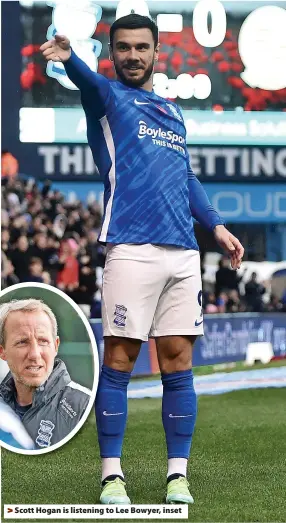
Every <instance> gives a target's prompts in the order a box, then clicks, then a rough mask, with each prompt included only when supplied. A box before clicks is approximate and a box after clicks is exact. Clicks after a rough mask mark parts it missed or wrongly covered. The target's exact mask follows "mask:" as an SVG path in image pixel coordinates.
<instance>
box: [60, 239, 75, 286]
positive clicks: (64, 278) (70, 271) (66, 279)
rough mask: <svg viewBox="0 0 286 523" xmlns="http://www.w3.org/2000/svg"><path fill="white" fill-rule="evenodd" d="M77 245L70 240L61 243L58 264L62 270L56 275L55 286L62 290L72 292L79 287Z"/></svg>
mask: <svg viewBox="0 0 286 523" xmlns="http://www.w3.org/2000/svg"><path fill="white" fill-rule="evenodd" d="M77 252H78V245H77V243H76V241H75V240H73V239H72V238H70V239H69V240H65V241H64V242H63V243H62V248H61V254H60V258H59V262H60V263H61V264H62V269H61V270H60V271H59V273H58V277H57V286H58V287H59V288H60V289H62V290H67V291H70V292H71V291H74V290H75V289H77V288H78V286H79V262H78V260H77Z"/></svg>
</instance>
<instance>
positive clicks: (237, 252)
mask: <svg viewBox="0 0 286 523" xmlns="http://www.w3.org/2000/svg"><path fill="white" fill-rule="evenodd" d="M214 236H215V239H216V241H217V243H218V244H219V245H220V247H222V249H224V251H226V253H227V254H228V255H229V257H230V263H231V266H232V268H233V269H235V270H236V269H239V268H240V266H241V262H242V258H243V255H244V248H243V247H242V245H241V243H240V241H239V240H238V239H237V238H236V237H235V236H234V235H233V234H231V232H229V231H228V230H227V229H226V228H225V226H224V225H217V226H216V227H215V228H214Z"/></svg>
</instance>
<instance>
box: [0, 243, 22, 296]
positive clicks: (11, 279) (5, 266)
mask: <svg viewBox="0 0 286 523" xmlns="http://www.w3.org/2000/svg"><path fill="white" fill-rule="evenodd" d="M16 283H19V278H18V277H17V276H16V274H15V269H14V267H13V264H12V262H11V260H9V259H8V258H7V256H6V254H5V253H4V252H3V251H2V253H1V288H2V289H5V288H6V287H10V286H11V285H15V284H16Z"/></svg>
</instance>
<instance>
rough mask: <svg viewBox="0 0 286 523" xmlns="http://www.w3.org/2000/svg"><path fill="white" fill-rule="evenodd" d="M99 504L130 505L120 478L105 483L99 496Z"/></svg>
mask: <svg viewBox="0 0 286 523" xmlns="http://www.w3.org/2000/svg"><path fill="white" fill-rule="evenodd" d="M100 503H102V504H103V505H131V501H130V499H129V497H128V496H127V493H126V490H125V483H124V481H122V479H120V478H115V479H114V480H112V481H107V482H106V484H105V485H104V487H103V489H102V492H101V495H100Z"/></svg>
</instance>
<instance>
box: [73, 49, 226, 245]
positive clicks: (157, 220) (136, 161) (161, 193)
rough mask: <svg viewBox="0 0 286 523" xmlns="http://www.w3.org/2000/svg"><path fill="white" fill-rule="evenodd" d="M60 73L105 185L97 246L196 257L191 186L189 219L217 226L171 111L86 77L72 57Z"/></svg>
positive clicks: (140, 92) (142, 93) (152, 97)
mask: <svg viewBox="0 0 286 523" xmlns="http://www.w3.org/2000/svg"><path fill="white" fill-rule="evenodd" d="M64 65H65V69H66V72H67V74H68V76H69V78H70V79H71V80H72V81H73V82H74V83H75V84H76V85H77V87H78V88H79V89H80V91H81V99H82V106H83V109H84V111H85V114H86V119H87V139H88V143H89V146H90V148H91V151H92V154H93V158H94V161H95V163H96V165H97V167H98V169H99V172H100V174H101V175H102V177H103V178H104V185H105V194H104V216H103V224H102V228H101V232H100V236H99V241H100V242H103V243H114V244H120V243H135V244H143V243H152V244H162V245H174V246H179V247H185V248H187V249H196V250H197V249H198V245H197V242H196V239H195V235H194V226H193V219H192V212H191V209H192V205H191V204H190V194H191V195H192V188H191V187H190V182H191V184H192V183H193V184H194V191H193V204H194V212H193V215H194V217H195V218H196V219H199V221H200V215H201V216H202V221H203V222H205V223H203V224H204V225H206V226H207V227H209V228H211V229H212V228H213V227H214V226H215V225H217V224H218V223H223V222H222V221H221V219H220V218H219V216H218V215H217V213H216V212H215V211H214V209H213V208H212V206H211V205H210V203H209V201H208V199H207V197H206V194H205V192H204V190H203V188H202V186H201V184H200V182H199V181H198V180H197V178H196V177H195V175H194V173H193V172H192V170H191V167H190V163H189V155H188V151H187V147H186V129H185V125H184V121H183V118H182V114H181V112H180V110H179V108H178V106H177V105H176V104H174V103H172V102H170V101H168V100H165V99H164V98H161V97H160V96H157V95H156V94H155V93H154V92H148V91H146V90H145V89H142V88H133V87H128V86H126V85H125V84H123V83H121V82H119V81H110V80H108V79H107V78H105V77H103V76H102V75H100V74H97V73H93V72H92V71H91V70H90V69H89V68H88V67H87V65H86V64H84V62H82V60H80V59H79V58H78V57H77V56H76V55H75V53H74V52H73V51H72V54H71V58H70V59H69V60H68V61H67V62H65V64H64ZM191 200H192V198H191ZM196 214H197V216H196Z"/></svg>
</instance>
